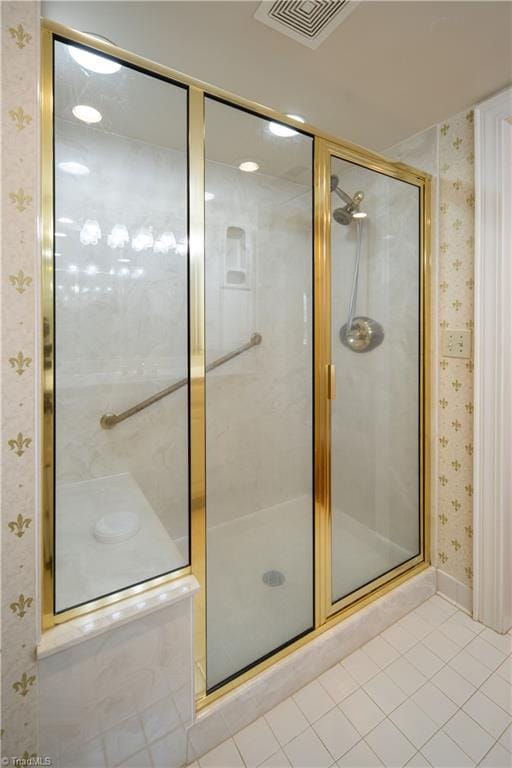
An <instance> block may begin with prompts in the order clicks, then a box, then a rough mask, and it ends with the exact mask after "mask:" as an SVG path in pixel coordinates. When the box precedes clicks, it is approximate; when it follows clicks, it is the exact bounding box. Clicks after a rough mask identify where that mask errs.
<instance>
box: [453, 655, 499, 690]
mask: <svg viewBox="0 0 512 768" xmlns="http://www.w3.org/2000/svg"><path fill="white" fill-rule="evenodd" d="M449 665H450V667H452V669H454V670H455V671H456V672H458V673H459V675H462V677H464V678H465V679H466V680H468V681H469V682H470V683H471V684H472V685H474V686H475V687H476V688H479V687H480V686H481V685H482V683H483V682H484V680H487V678H488V677H489V675H490V674H491V670H490V669H489V667H486V666H485V664H482V663H481V662H480V661H478V659H475V657H474V656H472V655H471V654H470V653H468V652H467V651H466V650H464V649H463V650H462V651H461V652H460V653H458V654H457V655H456V656H454V657H453V659H452V660H451V661H450V663H449Z"/></svg>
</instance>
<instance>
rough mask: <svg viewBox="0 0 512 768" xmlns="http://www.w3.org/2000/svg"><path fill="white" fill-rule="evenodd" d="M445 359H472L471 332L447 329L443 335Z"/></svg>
mask: <svg viewBox="0 0 512 768" xmlns="http://www.w3.org/2000/svg"><path fill="white" fill-rule="evenodd" d="M443 357H465V358H468V357H471V331H466V330H460V331H454V330H452V329H451V328H447V329H446V330H445V331H444V333H443Z"/></svg>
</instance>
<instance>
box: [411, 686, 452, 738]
mask: <svg viewBox="0 0 512 768" xmlns="http://www.w3.org/2000/svg"><path fill="white" fill-rule="evenodd" d="M412 700H413V701H414V702H415V703H416V704H417V705H418V707H419V708H420V709H422V710H423V711H424V712H425V713H426V714H427V715H428V716H429V717H430V719H431V720H433V721H434V723H437V725H438V726H439V727H441V726H442V725H444V724H445V723H446V721H447V720H449V719H450V717H453V715H454V714H455V712H456V711H457V707H456V706H455V704H454V703H453V701H452V700H451V699H449V698H448V697H447V696H445V695H444V693H442V692H441V691H440V690H439V688H437V687H436V686H435V685H432V683H430V682H429V683H425V685H424V686H423V688H420V689H419V691H416V693H415V694H414V695H413V696H412Z"/></svg>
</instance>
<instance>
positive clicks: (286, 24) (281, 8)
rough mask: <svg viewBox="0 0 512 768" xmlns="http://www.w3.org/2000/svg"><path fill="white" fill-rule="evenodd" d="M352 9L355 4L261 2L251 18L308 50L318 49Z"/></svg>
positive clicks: (348, 0)
mask: <svg viewBox="0 0 512 768" xmlns="http://www.w3.org/2000/svg"><path fill="white" fill-rule="evenodd" d="M356 5H358V2H356V0H276V1H275V2H268V0H265V1H264V2H263V3H261V5H260V6H259V7H258V10H257V11H256V13H255V14H254V18H255V19H257V20H258V21H261V22H262V23H263V24H266V25H267V26H269V27H272V29H275V30H277V31H278V32H282V33H283V35H287V36H288V37H291V38H292V39H293V40H296V41H297V42H298V43H302V45H307V47H308V48H318V46H319V45H321V44H322V43H323V42H324V40H325V39H326V38H327V37H328V36H329V35H330V34H331V32H333V31H334V30H335V29H336V27H337V26H338V24H341V22H342V21H344V20H345V19H346V18H347V16H348V15H349V13H351V11H353V10H354V8H355V7H356Z"/></svg>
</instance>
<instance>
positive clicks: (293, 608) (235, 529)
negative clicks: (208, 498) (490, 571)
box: [207, 496, 414, 688]
mask: <svg viewBox="0 0 512 768" xmlns="http://www.w3.org/2000/svg"><path fill="white" fill-rule="evenodd" d="M333 519H334V529H333V540H334V541H335V542H336V546H335V547H334V550H335V552H334V562H333V568H334V572H335V573H336V574H337V584H336V585H335V595H336V596H337V597H338V596H339V595H340V594H341V593H343V594H348V593H350V592H351V591H353V590H354V589H356V588H358V587H360V586H361V585H363V584H365V583H367V582H368V581H370V580H372V579H374V578H375V577H376V576H379V575H381V574H383V573H385V572H386V571H388V570H390V568H393V567H394V566H395V565H397V564H398V563H401V562H403V561H404V560H407V559H409V558H410V557H412V556H413V554H414V553H410V552H408V551H407V550H406V549H404V548H403V547H400V546H399V545H397V544H395V543H394V542H391V541H389V540H388V539H386V538H385V537H383V536H382V535H380V534H379V533H377V532H376V531H374V530H372V529H370V528H368V527H367V526H365V525H362V524H361V523H359V522H358V521H357V520H355V519H354V518H353V517H351V516H350V515H347V514H345V513H338V512H336V513H335V514H334V515H333ZM312 550H313V514H312V501H311V499H310V498H308V497H307V496H302V497H298V498H296V499H292V500H290V501H286V502H284V503H282V504H278V505H276V506H273V507H269V508H267V509H263V510H260V511H258V512H255V513H253V514H251V515H246V516H244V517H241V518H237V519H235V520H233V521H231V522H229V523H223V524H221V525H218V526H216V527H213V528H210V529H209V530H208V585H209V589H208V596H207V612H208V620H207V637H208V673H207V674H208V687H209V688H211V687H213V686H215V685H217V684H219V683H221V682H223V681H224V680H226V679H227V678H228V677H230V676H231V675H233V674H235V673H237V672H239V671H240V670H241V669H243V668H244V667H246V666H248V665H250V664H252V663H254V661H256V660H257V659H260V658H261V657H262V656H264V655H265V654H268V653H270V652H272V651H274V650H275V649H276V648H278V647H279V646H280V645H282V644H284V643H286V642H288V641H289V640H290V639H292V638H294V637H296V636H297V635H299V634H300V633H302V632H304V631H306V630H308V629H310V628H311V627H312V624H313V593H312V590H313V573H312V569H313V558H312V554H313V552H312ZM269 571H277V572H279V574H282V575H283V576H284V582H283V583H282V584H280V585H278V586H268V585H267V584H265V583H264V581H263V576H264V574H266V573H268V572H269ZM338 587H339V588H340V589H337V588H338Z"/></svg>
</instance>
